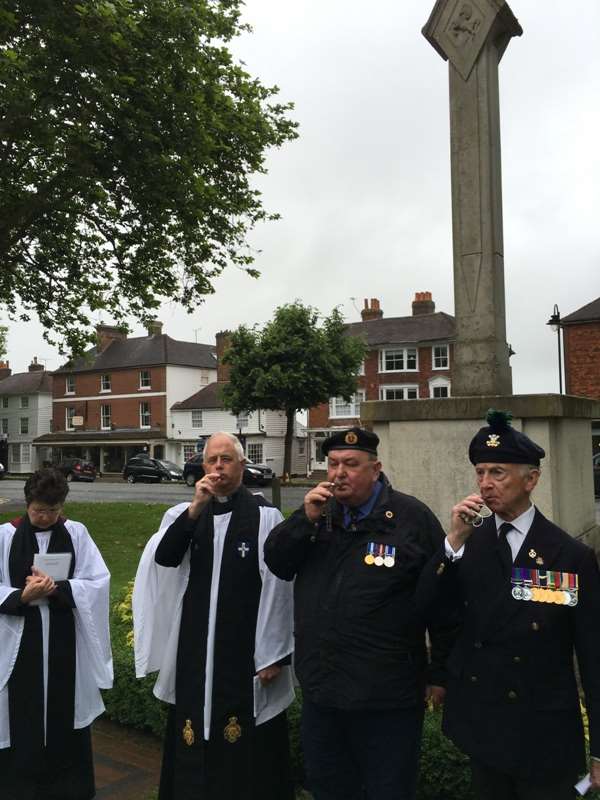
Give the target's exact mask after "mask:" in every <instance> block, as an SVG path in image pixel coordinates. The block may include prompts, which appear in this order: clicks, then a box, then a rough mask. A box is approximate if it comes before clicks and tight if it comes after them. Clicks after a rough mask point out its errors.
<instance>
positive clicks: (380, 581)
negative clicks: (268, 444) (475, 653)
mask: <svg viewBox="0 0 600 800" xmlns="http://www.w3.org/2000/svg"><path fill="white" fill-rule="evenodd" d="M378 443H379V439H378V437H377V436H376V435H375V434H373V433H371V432H370V431H366V430H363V429H361V428H352V429H351V430H348V431H341V432H337V433H334V434H333V435H332V436H330V437H329V438H328V439H326V440H325V442H324V443H323V452H324V453H325V454H326V455H327V459H328V469H327V472H328V476H327V477H328V480H327V481H324V482H322V483H319V484H318V485H317V486H315V487H314V488H313V489H311V490H310V491H309V492H308V493H307V495H306V497H305V498H304V505H303V507H301V508H300V509H298V511H296V512H294V513H293V514H292V515H291V516H290V517H289V519H287V520H286V521H285V522H283V523H281V524H280V525H278V526H277V527H276V528H274V529H273V531H272V532H271V533H270V534H269V537H268V538H267V541H266V543H265V562H266V563H267V565H268V567H269V568H270V569H271V570H272V572H274V573H275V575H277V576H278V577H279V578H283V579H284V580H289V581H291V580H293V579H295V586H294V600H295V610H294V613H295V638H296V644H295V668H296V672H297V675H298V678H299V680H300V684H301V687H302V693H303V717H302V744H303V749H304V761H305V766H306V772H307V777H308V782H309V788H310V789H311V791H312V793H313V795H314V797H315V800H358V799H359V798H360V799H361V800H362V798H364V797H365V796H366V797H367V798H368V800H412V799H413V798H414V796H415V784H416V777H417V764H418V759H419V751H420V739H421V728H422V722H423V706H424V698H425V696H426V695H427V696H430V697H431V698H432V701H433V702H437V703H439V702H441V700H442V699H443V694H444V689H443V688H442V686H443V685H444V682H445V680H444V672H443V663H444V661H445V659H446V657H447V654H448V652H449V650H450V647H451V644H452V641H453V637H454V634H455V625H454V624H453V621H452V620H446V619H438V618H436V619H432V620H431V621H429V620H428V624H427V627H428V630H429V636H430V640H431V663H428V658H427V650H426V646H425V623H424V622H422V621H421V620H420V619H419V618H418V617H417V614H416V610H415V602H414V593H415V588H416V585H417V581H418V578H419V573H420V572H421V570H422V569H423V567H424V566H425V565H426V564H427V562H428V561H429V559H430V558H431V557H432V556H433V554H434V553H435V552H436V550H437V549H438V548H441V547H442V543H443V540H444V534H443V532H442V529H441V526H440V524H439V522H438V520H437V519H436V518H435V517H434V515H433V514H432V512H431V511H430V510H429V509H428V508H427V507H426V506H425V505H424V504H423V503H421V502H420V501H419V500H417V499H415V498H414V497H410V496H409V495H406V494H402V493H401V492H397V491H395V490H394V489H392V487H391V486H390V484H389V482H388V481H387V479H386V478H385V476H384V475H383V473H382V471H381V463H380V462H379V460H378V458H377V445H378Z"/></svg>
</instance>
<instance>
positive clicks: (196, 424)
mask: <svg viewBox="0 0 600 800" xmlns="http://www.w3.org/2000/svg"><path fill="white" fill-rule="evenodd" d="M198 415H200V416H198ZM201 427H202V409H201V408H192V428H201Z"/></svg>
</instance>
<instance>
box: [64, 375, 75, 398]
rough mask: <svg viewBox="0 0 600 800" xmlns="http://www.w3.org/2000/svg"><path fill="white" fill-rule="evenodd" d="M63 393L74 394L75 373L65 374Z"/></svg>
mask: <svg viewBox="0 0 600 800" xmlns="http://www.w3.org/2000/svg"><path fill="white" fill-rule="evenodd" d="M65 394H75V375H67V377H66V378H65Z"/></svg>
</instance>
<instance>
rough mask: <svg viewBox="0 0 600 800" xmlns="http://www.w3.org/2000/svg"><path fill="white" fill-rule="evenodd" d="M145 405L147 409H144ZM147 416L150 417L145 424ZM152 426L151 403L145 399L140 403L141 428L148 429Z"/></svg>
mask: <svg viewBox="0 0 600 800" xmlns="http://www.w3.org/2000/svg"><path fill="white" fill-rule="evenodd" d="M144 406H146V408H147V411H144ZM146 416H147V417H148V423H147V424H145V423H144V421H143V420H144V418H145V417H146ZM151 426H152V418H151V416H150V403H149V402H148V400H143V401H142V402H141V403H140V428H142V429H145V430H147V429H148V428H150V427H151Z"/></svg>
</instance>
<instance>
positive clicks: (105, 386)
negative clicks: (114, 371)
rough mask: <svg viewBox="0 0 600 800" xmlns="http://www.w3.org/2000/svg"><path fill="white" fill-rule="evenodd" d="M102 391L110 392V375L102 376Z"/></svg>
mask: <svg viewBox="0 0 600 800" xmlns="http://www.w3.org/2000/svg"><path fill="white" fill-rule="evenodd" d="M100 391H101V392H110V375H100Z"/></svg>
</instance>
